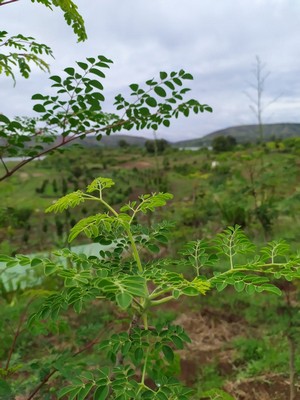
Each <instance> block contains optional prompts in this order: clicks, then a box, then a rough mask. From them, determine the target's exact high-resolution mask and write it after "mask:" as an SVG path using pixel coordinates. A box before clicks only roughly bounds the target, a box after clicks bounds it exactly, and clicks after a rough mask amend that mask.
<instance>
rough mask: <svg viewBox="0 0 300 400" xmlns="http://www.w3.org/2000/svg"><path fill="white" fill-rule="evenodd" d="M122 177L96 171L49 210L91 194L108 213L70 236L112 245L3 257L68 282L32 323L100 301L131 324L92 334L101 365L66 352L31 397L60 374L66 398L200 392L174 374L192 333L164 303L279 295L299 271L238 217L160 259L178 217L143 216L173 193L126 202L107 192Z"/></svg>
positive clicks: (59, 392)
mask: <svg viewBox="0 0 300 400" xmlns="http://www.w3.org/2000/svg"><path fill="white" fill-rule="evenodd" d="M113 185H114V182H113V181H112V180H111V179H110V178H101V177H100V178H97V179H95V180H94V181H93V182H92V183H91V184H90V185H88V186H87V188H86V191H81V190H78V191H75V192H73V193H70V194H67V195H66V196H64V197H62V198H60V199H59V200H57V201H56V202H55V203H54V204H53V205H51V206H50V207H49V208H48V209H47V212H55V213H61V212H64V211H65V210H66V209H69V208H74V207H76V206H78V205H79V204H81V203H84V202H85V203H87V202H94V203H95V202H96V203H97V204H98V205H99V213H97V214H96V215H91V216H88V217H86V218H84V219H82V220H80V221H79V222H77V224H76V225H74V226H73V228H72V229H71V231H70V234H69V241H70V242H71V241H73V240H74V239H75V238H76V237H77V236H79V235H85V236H87V237H88V238H89V239H91V240H92V241H94V242H97V243H100V244H102V245H103V248H102V250H100V251H99V255H98V256H87V255H86V254H76V253H74V252H73V251H72V250H71V249H62V250H59V251H55V252H54V255H55V256H56V258H57V261H53V259H50V258H49V259H48V258H37V257H34V258H30V257H27V256H16V257H15V258H12V257H7V256H3V257H1V258H0V261H2V262H6V263H7V265H8V267H11V266H14V265H17V264H21V265H31V266H32V268H37V267H38V266H43V268H44V273H45V275H46V276H56V277H58V278H59V279H60V280H61V281H62V285H61V290H58V291H55V292H52V293H51V294H50V295H48V297H46V298H45V300H44V302H43V304H42V305H41V307H40V308H39V310H38V311H37V312H36V313H35V314H33V315H32V316H31V318H30V320H29V325H30V326H31V327H34V326H35V324H38V323H39V321H40V320H47V319H50V320H54V321H56V320H59V318H60V315H61V314H63V313H64V312H65V311H66V310H67V309H69V308H72V309H73V310H74V311H75V312H76V313H81V312H82V310H83V309H85V307H86V306H87V305H88V304H91V303H92V304H95V302H101V303H103V302H109V303H111V304H112V305H113V306H114V307H116V308H118V309H119V310H120V314H121V315H123V317H124V318H125V317H126V319H125V320H126V321H127V326H125V329H123V330H122V329H117V328H116V327H115V331H114V332H113V333H112V334H108V333H107V337H105V338H104V340H102V341H101V342H100V343H97V344H96V342H95V343H93V351H94V353H96V354H97V355H98V356H97V358H98V360H99V362H98V363H97V365H93V366H92V365H90V364H84V363H82V362H81V363H79V364H76V359H74V357H73V355H71V354H70V353H68V352H67V351H65V352H63V353H62V354H60V355H58V356H57V358H56V359H55V360H54V361H53V366H52V370H51V371H50V372H49V373H48V375H46V377H44V378H43V380H42V382H41V384H39V385H38V386H37V388H35V389H34V390H33V391H32V393H31V394H30V395H29V396H28V397H27V400H30V399H32V398H34V397H35V395H36V394H38V393H39V394H38V396H39V397H37V398H44V397H41V395H42V394H41V393H45V391H46V392H47V389H46V385H45V384H46V383H47V382H48V381H49V380H50V378H51V377H53V376H54V377H55V378H56V380H55V382H56V383H57V382H61V383H59V386H60V388H59V389H58V388H57V389H55V396H56V397H55V398H57V399H69V400H75V399H76V400H83V399H91V398H93V399H94V400H105V399H111V400H112V399H115V400H116V399H118V400H133V399H135V400H139V399H140V400H142V399H157V400H171V399H173V400H185V399H192V398H194V397H193V391H192V390H191V389H190V388H186V387H185V386H184V385H182V384H181V383H180V381H179V380H178V379H176V378H175V376H174V362H176V357H177V356H176V357H175V354H174V352H175V351H176V350H177V349H183V347H184V345H185V343H188V342H189V341H190V339H189V337H188V335H187V334H186V333H185V332H184V330H183V328H182V327H180V326H175V325H172V324H167V323H166V324H162V323H159V324H158V323H156V322H155V317H154V316H155V313H156V310H159V309H160V308H161V307H162V305H164V304H166V303H169V302H174V301H180V300H181V299H182V298H183V297H185V296H191V297H194V296H203V295H205V294H206V293H207V292H208V291H209V290H212V289H214V288H216V289H217V291H219V292H220V291H222V290H224V289H225V287H226V286H232V287H233V288H234V289H235V290H236V291H238V292H243V291H246V292H247V293H249V294H254V293H260V292H263V291H266V292H270V293H275V294H278V295H280V294H281V291H280V289H279V288H278V287H277V286H276V284H275V283H276V280H278V279H282V278H283V279H286V280H288V281H289V280H293V279H295V278H299V277H300V271H299V263H300V257H299V256H288V253H289V249H288V245H287V244H286V243H283V242H271V243H269V244H268V245H267V246H265V247H263V248H262V249H261V250H260V251H258V250H257V249H256V247H255V246H254V244H253V243H252V242H251V241H250V240H249V239H248V238H247V237H246V236H245V234H244V233H243V232H242V231H241V229H240V227H239V226H235V227H229V228H227V229H226V230H225V231H224V232H222V233H220V234H218V235H217V237H216V238H215V239H214V240H213V241H212V242H206V241H203V240H198V241H193V242H189V243H187V245H185V246H184V247H183V250H182V252H181V254H180V255H178V257H177V258H175V259H171V258H161V257H159V256H158V257H156V258H155V259H151V257H149V253H158V252H159V249H160V245H164V244H166V243H167V242H168V235H170V234H172V225H171V224H170V223H167V222H161V223H159V224H158V225H155V226H152V227H151V228H149V227H148V228H145V227H144V226H143V224H142V221H143V215H144V214H147V213H152V212H155V211H156V209H157V208H159V207H162V206H165V205H166V203H167V202H168V201H170V200H171V199H172V195H171V194H170V193H151V194H145V195H142V196H140V197H139V198H138V199H137V200H136V201H131V202H129V203H127V204H125V205H124V206H122V207H121V208H120V209H119V210H117V209H114V208H112V206H111V205H110V204H109V203H108V202H107V201H106V191H107V190H109V188H111V187H112V186H113ZM274 282H275V283H274ZM105 360H106V361H105ZM10 368H11V369H13V368H14V365H11V367H10ZM1 371H2V372H1ZM3 371H5V368H4V369H2V370H0V373H1V375H2V382H3V381H4V380H5V384H7V385H8V381H9V379H8V377H9V376H13V372H14V371H13V370H12V371H11V373H10V374H9V373H7V374H6V375H5V373H4V372H3ZM1 375H0V376H1ZM0 383H1V380H0ZM2 386H3V385H2ZM0 387H1V385H0ZM7 390H9V389H7ZM52 393H53V387H52ZM45 396H46V394H45ZM203 396H204V397H205V398H211V399H215V398H223V399H226V398H227V399H228V398H230V397H228V396H229V395H228V394H226V393H223V392H222V391H220V390H218V391H213V390H210V391H209V392H207V393H206V394H204V395H203ZM218 396H219V397H218ZM226 396H227V397H226ZM8 398H9V397H8ZM45 398H47V397H45Z"/></svg>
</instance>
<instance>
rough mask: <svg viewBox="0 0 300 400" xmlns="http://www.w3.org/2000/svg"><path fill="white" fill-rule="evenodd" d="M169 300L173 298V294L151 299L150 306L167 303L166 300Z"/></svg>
mask: <svg viewBox="0 0 300 400" xmlns="http://www.w3.org/2000/svg"><path fill="white" fill-rule="evenodd" d="M171 300H174V297H173V296H167V297H164V298H163V299H159V300H154V301H151V305H152V306H158V305H160V304H164V303H167V302H168V301H171Z"/></svg>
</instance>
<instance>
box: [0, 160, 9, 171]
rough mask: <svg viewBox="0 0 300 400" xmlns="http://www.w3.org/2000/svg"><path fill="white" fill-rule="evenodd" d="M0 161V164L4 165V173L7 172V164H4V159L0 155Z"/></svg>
mask: <svg viewBox="0 0 300 400" xmlns="http://www.w3.org/2000/svg"><path fill="white" fill-rule="evenodd" d="M0 161H1V163H2V165H3V167H4V169H5V171H6V173H7V174H9V170H8V168H7V165H6V164H5V162H4V160H3V158H2V157H1V156H0Z"/></svg>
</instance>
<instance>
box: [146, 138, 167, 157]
mask: <svg viewBox="0 0 300 400" xmlns="http://www.w3.org/2000/svg"><path fill="white" fill-rule="evenodd" d="M168 146H169V143H168V142H167V141H166V140H164V139H159V140H147V141H146V142H145V148H146V150H147V152H148V153H150V154H155V153H157V154H161V153H163V152H164V151H165V150H166V149H167V148H168Z"/></svg>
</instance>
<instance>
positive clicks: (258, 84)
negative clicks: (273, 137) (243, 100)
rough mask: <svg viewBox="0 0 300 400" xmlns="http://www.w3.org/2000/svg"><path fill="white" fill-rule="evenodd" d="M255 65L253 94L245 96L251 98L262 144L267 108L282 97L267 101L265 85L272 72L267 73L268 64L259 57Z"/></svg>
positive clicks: (247, 93)
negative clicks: (264, 116)
mask: <svg viewBox="0 0 300 400" xmlns="http://www.w3.org/2000/svg"><path fill="white" fill-rule="evenodd" d="M255 60H256V61H255V64H254V68H253V71H252V73H253V78H254V79H253V83H251V84H250V88H251V92H250V93H249V92H248V91H246V92H245V95H246V96H247V97H248V98H249V100H250V102H251V104H250V105H249V107H250V110H251V111H252V112H253V114H254V115H255V118H256V120H257V125H258V137H259V141H260V143H262V142H263V141H264V139H265V137H264V125H263V114H264V111H265V109H266V108H267V107H269V106H270V105H271V104H272V103H274V102H276V101H277V100H278V98H279V97H280V95H279V96H277V97H274V98H273V99H272V100H271V101H269V102H266V101H265V99H264V98H265V96H264V94H265V83H266V80H267V79H268V77H269V76H270V72H269V71H266V64H265V63H263V62H262V61H261V59H260V57H259V56H256V57H255Z"/></svg>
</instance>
